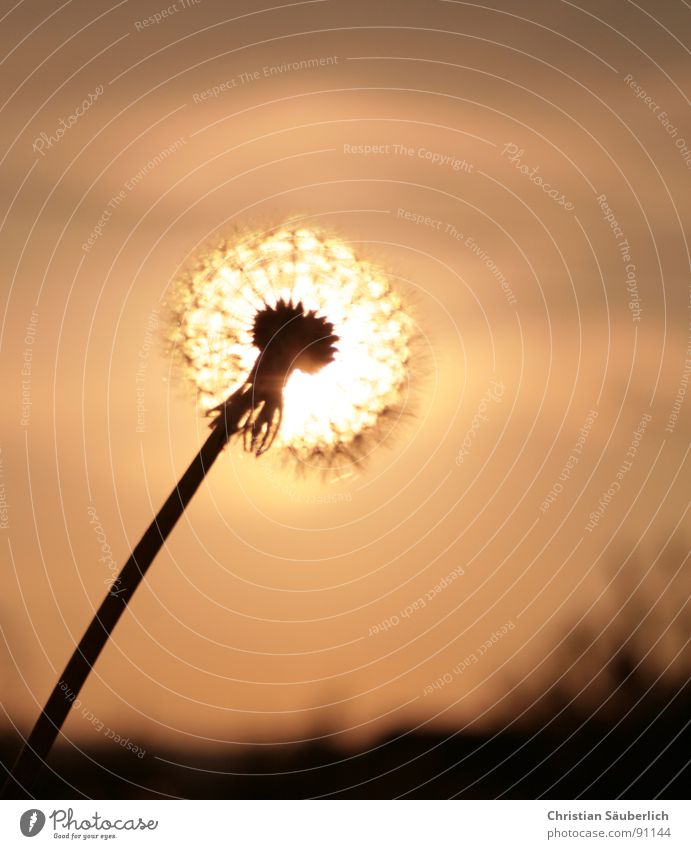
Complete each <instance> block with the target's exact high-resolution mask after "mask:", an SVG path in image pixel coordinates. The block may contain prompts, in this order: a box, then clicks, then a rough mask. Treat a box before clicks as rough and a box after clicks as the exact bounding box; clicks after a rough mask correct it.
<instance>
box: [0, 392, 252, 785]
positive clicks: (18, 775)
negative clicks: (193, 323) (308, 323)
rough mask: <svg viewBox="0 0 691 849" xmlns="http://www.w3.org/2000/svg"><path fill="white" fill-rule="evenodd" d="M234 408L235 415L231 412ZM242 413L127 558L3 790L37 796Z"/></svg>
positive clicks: (214, 438) (225, 426) (214, 436)
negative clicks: (96, 673)
mask: <svg viewBox="0 0 691 849" xmlns="http://www.w3.org/2000/svg"><path fill="white" fill-rule="evenodd" d="M230 412H233V413H235V415H229V413H230ZM237 413H238V405H233V404H230V405H229V406H228V408H226V410H224V411H223V413H222V414H221V415H220V416H219V417H218V419H216V420H215V421H214V423H213V425H212V431H211V434H210V436H209V437H208V439H207V440H206V442H205V443H204V445H203V446H202V448H201V450H200V451H199V453H198V454H197V455H196V457H195V458H194V460H192V462H191V463H190V465H189V467H188V468H187V471H186V472H185V473H184V475H183V476H182V477H181V478H180V480H179V481H178V484H177V486H176V487H175V489H174V490H173V491H172V492H171V494H170V495H169V496H168V499H167V500H166V502H165V504H164V505H163V507H161V509H160V510H159V512H158V514H157V515H156V518H155V519H154V520H153V522H152V523H151V524H150V525H149V527H148V528H147V530H146V531H145V533H144V536H143V537H142V538H141V540H140V541H139V543H138V544H137V546H136V548H135V549H134V550H133V552H132V554H131V556H130V558H129V560H128V561H127V563H125V565H124V566H123V567H122V570H121V571H120V574H119V575H118V577H117V579H116V580H115V582H114V583H113V586H112V587H111V589H110V591H109V592H108V595H107V596H106V597H105V599H104V600H103V603H102V604H101V606H100V607H99V609H98V611H97V613H96V614H95V615H94V617H93V619H92V620H91V624H90V625H89V627H88V628H87V629H86V632H85V634H84V636H83V637H82V639H81V641H80V642H79V645H78V646H77V647H76V649H75V650H74V653H73V654H72V657H71V658H70V660H69V663H68V664H67V666H66V667H65V671H64V672H63V673H62V676H61V677H60V679H59V681H58V682H57V683H56V685H55V687H54V688H53V692H52V693H51V695H50V698H49V699H48V701H47V702H46V706H45V707H44V708H43V711H42V712H41V715H40V716H39V718H38V720H37V721H36V724H35V725H34V728H33V730H32V732H31V734H30V735H29V737H28V739H27V740H26V742H25V744H24V747H23V749H22V750H21V752H20V753H19V757H18V758H17V761H16V763H15V766H14V768H13V770H12V772H11V773H10V775H9V776H8V778H7V781H6V782H5V786H4V788H3V794H2V795H3V796H4V797H5V798H33V797H32V795H31V791H32V788H33V785H34V783H35V781H36V778H37V776H38V773H39V771H40V769H41V766H42V765H43V763H44V762H45V759H46V758H47V756H48V752H49V751H50V748H51V746H52V745H53V743H54V742H55V738H56V737H57V735H58V733H59V731H60V729H61V728H62V725H63V723H64V721H65V718H66V717H67V714H68V713H69V711H70V707H71V705H72V703H73V702H74V700H75V699H76V698H77V696H78V695H79V692H80V690H81V689H82V687H83V685H84V682H85V681H86V679H87V677H88V675H89V672H90V671H91V668H92V666H93V665H94V664H95V663H96V660H97V659H98V656H99V655H100V653H101V650H102V649H103V647H104V645H105V644H106V642H107V641H108V638H109V637H110V635H111V633H112V632H113V629H114V628H115V626H116V625H117V623H118V621H119V619H120V617H121V616H122V614H123V613H124V612H125V609H126V608H127V605H128V604H129V602H130V599H131V598H132V596H133V595H134V593H135V592H136V590H137V587H138V586H139V584H140V583H141V581H142V578H143V577H144V575H145V574H146V572H147V569H148V568H149V566H151V563H152V561H153V559H154V557H155V556H156V555H157V554H158V552H159V551H160V549H161V547H162V545H163V543H164V542H165V540H166V538H167V537H168V534H170V532H171V531H172V530H173V528H174V527H175V524H176V522H177V521H178V519H179V518H180V516H181V515H182V514H183V512H184V511H185V508H186V507H187V505H188V504H189V502H190V500H191V498H192V496H193V495H194V493H195V492H196V491H197V489H198V487H199V485H200V483H201V482H202V481H203V480H204V477H205V475H206V473H207V472H208V471H209V469H210V468H211V466H212V464H213V462H214V461H215V459H216V458H217V457H218V455H219V454H220V453H221V451H222V449H223V447H224V446H225V445H226V443H227V442H228V440H229V439H230V437H231V436H232V435H233V433H235V432H236V431H237V427H238V425H237V421H238V415H237Z"/></svg>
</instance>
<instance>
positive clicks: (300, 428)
mask: <svg viewBox="0 0 691 849" xmlns="http://www.w3.org/2000/svg"><path fill="white" fill-rule="evenodd" d="M280 298H283V299H285V300H286V301H288V300H292V301H293V303H297V302H298V301H301V302H302V304H303V306H304V308H305V310H306V311H307V310H316V312H317V315H319V316H324V317H325V318H326V319H327V320H328V321H330V322H331V323H332V324H333V326H334V332H335V333H336V334H337V335H338V337H339V338H338V342H337V343H336V345H337V352H336V356H335V359H334V361H333V362H331V363H329V364H328V365H327V366H325V367H324V368H322V370H321V371H319V372H318V373H316V374H305V373H303V372H301V371H299V370H294V371H293V372H292V374H291V375H290V377H289V378H288V380H287V382H286V385H285V387H284V392H283V397H284V412H283V420H282V422H281V427H280V431H279V433H278V436H277V440H276V444H277V445H281V446H283V447H290V448H291V449H293V451H295V452H297V453H298V454H300V455H303V456H309V455H310V454H313V453H316V452H320V453H328V452H329V451H333V450H334V449H337V448H338V447H339V446H347V445H348V444H350V443H352V442H353V441H354V440H355V439H356V438H357V437H358V436H360V435H366V434H367V433H368V432H369V431H371V430H372V429H373V428H374V427H375V426H376V425H377V422H378V420H379V418H380V417H381V416H382V415H383V414H384V413H386V412H387V411H390V410H391V409H393V408H395V407H397V406H399V405H400V404H401V403H402V401H403V400H404V392H405V390H406V388H407V379H408V374H407V372H408V369H407V365H408V360H409V357H410V342H411V339H412V336H413V331H414V326H413V321H412V319H411V318H410V316H409V315H408V313H407V312H406V311H405V310H404V309H403V307H402V305H401V300H400V298H399V296H398V295H397V294H396V292H394V291H393V289H392V287H391V284H390V283H389V281H388V279H387V278H386V276H385V274H384V273H383V272H382V271H381V270H380V269H379V268H377V267H376V266H375V265H373V264H372V263H370V262H368V261H365V260H362V259H359V258H358V257H356V255H355V253H354V251H353V249H352V248H351V247H350V246H349V245H347V244H346V243H344V242H343V241H341V240H339V239H338V238H337V237H335V236H333V235H331V234H329V233H327V232H325V231H322V230H321V229H316V228H311V227H310V228H307V227H304V226H300V225H290V224H288V225H285V226H283V227H280V228H278V229H276V230H274V231H271V232H268V233H266V232H263V233H262V232H255V233H250V234H240V235H239V236H238V237H237V238H236V239H234V240H232V241H228V242H226V243H224V244H222V245H221V246H219V247H218V248H216V249H214V250H212V251H210V252H208V253H207V254H206V255H204V256H202V258H201V259H200V260H199V261H198V263H197V265H196V266H195V267H194V268H193V269H192V271H191V272H190V273H189V274H188V275H187V276H186V277H185V278H184V279H183V280H181V281H180V285H179V287H178V292H177V302H176V305H175V313H176V319H177V322H176V327H175V328H174V331H173V334H172V337H173V341H174V343H175V346H176V348H177V349H178V350H179V351H180V353H181V354H182V356H183V359H184V361H185V364H186V370H187V373H188V376H189V377H190V378H191V379H192V381H193V382H194V384H195V385H196V386H197V388H198V390H199V393H200V398H201V403H202V406H203V407H204V409H205V410H207V411H208V410H210V409H211V408H213V407H214V406H216V405H217V404H219V403H220V402H222V401H223V400H224V399H225V398H226V397H227V396H228V395H229V393H231V392H233V391H235V390H236V389H237V388H239V387H240V386H241V385H242V384H243V383H244V382H245V381H246V379H247V375H248V373H249V372H250V370H251V368H252V366H253V364H254V362H255V360H256V358H257V355H258V353H259V352H258V350H257V348H256V347H254V345H253V343H252V326H253V321H254V317H255V316H256V314H257V313H258V312H259V311H260V310H261V309H263V308H264V307H265V306H267V305H268V306H270V307H273V306H275V304H276V302H277V301H278V300H279V299H280Z"/></svg>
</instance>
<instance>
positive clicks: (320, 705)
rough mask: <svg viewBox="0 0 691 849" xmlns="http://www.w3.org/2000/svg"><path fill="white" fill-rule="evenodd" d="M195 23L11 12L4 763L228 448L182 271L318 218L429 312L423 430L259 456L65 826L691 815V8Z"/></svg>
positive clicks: (2, 449)
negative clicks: (104, 801) (328, 460)
mask: <svg viewBox="0 0 691 849" xmlns="http://www.w3.org/2000/svg"><path fill="white" fill-rule="evenodd" d="M164 3H165V0H142V2H138V3H133V2H131V0H130V1H128V0H124V2H113V3H105V2H98V0H97V2H84V0H72V2H67V3H63V4H62V5H59V6H58V5H55V6H54V7H53V6H52V4H48V5H46V4H44V3H38V2H26V3H21V4H17V5H11V4H10V3H6V4H4V7H3V8H2V9H0V21H1V35H0V56H1V58H0V111H1V112H2V124H1V125H0V126H2V141H1V147H0V188H1V196H0V207H1V208H0V250H1V251H2V256H3V258H4V264H3V271H2V285H3V301H2V323H1V324H0V346H1V353H0V363H1V369H2V398H3V404H2V407H1V410H0V417H1V421H2V428H1V431H0V535H1V538H0V558H1V560H2V569H3V572H2V574H3V592H2V594H1V595H0V618H1V622H2V641H0V670H1V675H2V682H3V686H2V708H3V712H2V716H1V721H2V735H3V736H2V740H3V743H2V750H3V758H2V759H3V762H4V763H5V764H9V763H10V762H11V761H12V759H13V758H14V755H15V753H16V751H17V749H18V746H19V744H20V740H21V737H22V735H26V734H27V733H28V732H29V730H30V728H31V726H32V724H33V722H34V720H35V718H36V716H37V715H38V713H39V711H40V707H41V705H42V704H43V702H44V701H45V699H46V698H47V696H48V694H49V693H50V690H51V689H52V687H53V685H54V683H55V681H56V680H57V677H58V676H59V674H60V672H61V670H62V668H63V665H64V663H65V662H66V660H67V659H68V657H69V655H70V654H71V652H72V650H73V648H74V645H75V643H76V642H77V641H78V640H79V638H80V637H81V634H82V632H83V630H84V628H85V627H86V625H87V624H88V622H89V620H90V618H91V615H92V612H93V611H94V609H95V608H96V607H97V606H98V605H99V603H100V601H101V599H102V597H103V595H104V593H105V592H106V591H107V589H108V587H109V586H110V585H111V584H112V581H113V579H114V577H115V574H116V571H117V569H118V568H119V566H120V565H121V564H122V563H123V562H124V560H125V559H126V558H127V556H128V554H129V552H130V550H131V547H132V546H133V545H134V544H135V543H136V541H137V540H138V538H139V535H140V534H141V532H142V531H143V530H144V529H145V527H146V526H147V525H148V523H149V521H150V518H151V517H152V515H153V513H154V512H155V510H156V509H157V508H158V506H159V505H160V503H161V502H162V500H163V499H164V498H165V497H166V496H167V494H168V493H169V491H170V489H171V488H172V486H173V485H174V483H175V481H176V480H177V478H178V476H179V474H180V473H181V472H182V471H183V470H184V468H185V467H186V466H187V464H188V462H189V461H190V459H191V458H192V456H193V455H194V453H195V452H196V451H197V450H198V447H199V446H200V444H201V442H202V441H203V439H204V438H205V436H206V433H207V432H208V431H207V422H206V420H205V419H204V417H203V416H202V414H201V411H200V409H199V407H198V399H197V398H196V397H195V396H194V392H193V391H191V390H190V389H189V387H188V386H187V385H186V384H185V383H184V381H182V380H181V378H180V375H179V373H178V371H177V369H176V367H175V363H174V361H173V358H172V357H171V355H170V351H169V350H168V348H167V345H166V341H165V339H166V321H167V305H168V298H169V297H170V293H171V286H172V285H173V284H174V282H175V280H176V278H177V276H178V275H179V273H180V269H181V268H183V267H184V266H185V265H186V264H187V263H188V262H189V259H190V257H193V256H194V255H195V253H196V252H198V251H199V249H200V247H203V246H204V245H206V244H208V242H209V240H210V239H212V238H214V237H215V236H217V235H219V234H220V235H227V234H229V233H232V232H233V230H234V229H235V228H236V227H245V226H260V227H264V226H268V225H270V224H273V223H280V222H282V221H284V220H285V219H287V218H292V217H295V216H299V217H301V218H303V219H304V220H305V222H306V223H309V222H313V223H315V224H318V225H321V226H326V227H329V228H333V229H335V230H336V231H338V232H339V233H340V235H341V237H342V238H343V239H345V240H346V241H347V242H349V243H350V244H351V245H352V246H353V247H354V249H355V250H356V251H357V253H358V254H360V255H362V256H365V257H369V258H372V259H374V260H376V261H378V262H380V263H381V264H383V265H384V266H385V267H387V268H388V269H389V271H390V274H391V276H392V279H393V280H394V281H395V285H396V286H397V287H398V288H399V290H400V291H401V293H402V294H403V296H404V298H405V300H406V302H407V303H408V305H409V308H410V310H411V311H412V313H413V315H414V318H415V321H416V323H417V325H418V328H419V330H420V335H421V343H420V345H419V350H418V351H417V354H416V357H415V360H414V361H413V363H412V364H411V394H410V402H409V405H408V408H407V410H406V415H405V416H404V417H403V418H402V419H401V420H400V421H399V422H397V423H396V425H395V426H394V428H393V430H392V432H391V433H390V435H389V436H388V437H387V439H386V440H385V442H384V443H383V444H381V445H379V446H377V447H376V450H374V451H373V452H372V455H371V457H370V458H369V461H368V462H367V464H366V465H365V467H364V468H363V469H352V471H349V472H348V473H347V474H345V475H338V476H334V477H333V478H332V479H327V480H323V479H322V478H320V477H318V476H314V475H310V474H300V473H299V470H295V469H293V468H291V467H290V466H286V465H285V464H283V463H282V462H281V460H280V458H276V457H273V458H272V457H271V455H270V454H269V455H266V456H264V457H262V458H261V459H260V460H257V459H255V458H254V457H251V456H249V455H243V453H242V451H241V449H240V447H239V446H234V445H231V447H230V448H229V449H227V450H226V451H225V453H224V455H223V456H222V457H221V458H220V459H219V461H218V463H217V464H216V465H215V466H214V468H213V469H212V470H211V472H210V474H209V476H208V479H207V481H206V484H205V485H204V487H203V488H202V489H201V490H200V492H199V493H198V494H197V496H196V497H195V499H194V501H193V503H192V505H191V507H190V509H189V510H188V512H187V515H186V516H185V518H184V520H183V521H181V523H180V524H179V526H178V527H177V528H176V529H175V531H174V533H173V534H172V536H171V538H170V540H169V542H168V544H167V545H166V547H165V550H164V551H163V552H162V553H161V554H160V555H159V557H158V558H157V561H156V562H155V564H154V566H153V567H152V569H151V571H150V573H149V575H148V576H147V578H146V581H145V583H144V585H143V586H142V587H141V588H140V590H139V591H138V593H137V596H136V597H135V599H134V602H133V604H132V605H131V606H130V609H129V611H128V612H127V614H126V615H125V616H124V617H123V620H122V621H121V623H120V624H119V626H118V627H117V630H116V632H115V634H114V638H113V640H112V641H111V642H110V644H109V645H108V646H107V647H106V649H105V651H104V653H103V655H102V656H101V658H100V660H99V662H98V664H97V666H96V667H95V669H94V671H93V673H92V675H91V677H90V679H89V681H88V683H87V685H86V687H85V688H84V690H83V691H82V693H81V696H80V699H81V703H80V704H79V705H78V706H77V707H76V708H75V709H73V710H72V712H71V714H70V717H69V719H68V722H67V723H66V725H65V729H64V737H63V738H62V739H61V740H60V741H59V744H58V745H57V746H56V748H55V750H54V752H53V754H52V755H51V759H50V761H49V768H48V769H45V770H44V775H43V778H42V784H41V787H40V790H39V793H41V794H43V795H44V796H46V797H49V798H50V797H57V798H69V797H79V796H95V797H102V798H111V797H117V796H146V795H151V794H155V795H163V796H195V795H196V796H201V797H209V796H214V795H221V796H223V795H248V796H260V797H261V796H292V795H297V796H303V795H304V796H317V795H324V794H333V795H360V796H383V797H388V796H394V795H404V794H408V795H418V796H441V797H447V796H451V795H456V794H458V795H465V796H487V797H494V796H498V795H502V794H503V795H513V796H520V795H524V796H529V797H532V796H538V795H554V796H556V797H559V798H568V797H572V796H577V795H586V796H587V795H593V796H594V797H599V798H610V797H613V796H616V795H619V794H622V795H628V796H638V797H639V798H647V797H651V798H652V797H653V796H656V795H662V796H664V795H672V796H674V795H676V796H679V795H680V792H681V790H680V788H681V787H682V786H683V783H684V782H685V781H686V780H688V775H687V773H686V772H685V769H686V767H687V756H688V751H689V746H688V743H689V735H688V727H687V719H688V711H689V693H688V687H687V683H688V677H689V670H690V668H691V656H690V654H689V649H688V639H689V611H688V598H689V585H690V583H691V580H690V578H689V569H688V552H689V537H690V525H689V516H688V507H689V487H688V480H689V463H688V451H689V432H690V431H689V423H690V407H689V402H688V400H687V399H686V395H687V392H688V385H689V378H690V376H691V323H690V318H691V313H690V306H691V279H690V275H689V250H688V243H687V238H686V234H685V230H684V226H683V222H685V221H688V220H689V211H690V210H689V206H690V198H691V193H690V192H689V184H690V180H689V175H690V174H691V122H689V110H688V107H689V101H688V98H687V92H685V91H684V84H685V83H686V82H687V81H688V72H689V65H690V62H689V51H688V49H687V46H686V45H685V43H684V42H685V39H686V36H685V34H686V33H688V32H689V23H690V13H689V9H688V6H687V5H686V4H685V3H683V2H681V0H679V2H669V3H664V4H657V3H654V2H652V0H643V1H642V2H640V3H638V4H634V3H632V2H626V3H618V4H604V5H603V4H601V3H597V2H595V0H579V2H577V3H569V2H566V0H559V2H547V0H544V2H539V0H518V2H511V3H508V2H505V0H502V1H501V2H495V3H493V4H491V5H477V4H473V3H465V2H456V0H433V2H429V0H424V2H423V0H406V2H393V0H389V1H388V2H380V3H376V4H375V3H371V2H361V1H360V0H348V2H346V0H306V2H298V3H286V4H284V5H268V4H263V5H262V4H257V3H251V2H249V0H247V2H238V0H233V2H232V3H227V2H219V1H218V0H217V1H216V2H214V0H197V2H194V0H176V2H175V3H173V4H172V5H170V6H167V7H166V6H164Z"/></svg>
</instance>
